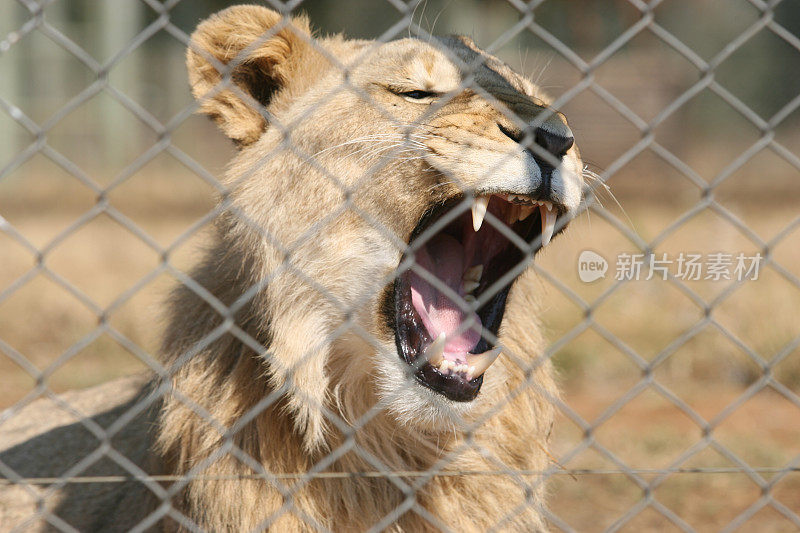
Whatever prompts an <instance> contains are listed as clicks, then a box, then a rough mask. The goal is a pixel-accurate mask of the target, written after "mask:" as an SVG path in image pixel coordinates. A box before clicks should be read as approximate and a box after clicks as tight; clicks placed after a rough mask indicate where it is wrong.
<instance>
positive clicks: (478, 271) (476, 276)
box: [462, 264, 483, 281]
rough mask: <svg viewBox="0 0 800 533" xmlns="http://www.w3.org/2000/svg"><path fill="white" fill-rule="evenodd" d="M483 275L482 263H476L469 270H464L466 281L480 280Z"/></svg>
mask: <svg viewBox="0 0 800 533" xmlns="http://www.w3.org/2000/svg"><path fill="white" fill-rule="evenodd" d="M482 275H483V265H482V264H480V265H475V266H473V267H469V268H468V269H467V271H466V272H464V275H463V276H462V279H463V280H464V281H480V280H481V276H482Z"/></svg>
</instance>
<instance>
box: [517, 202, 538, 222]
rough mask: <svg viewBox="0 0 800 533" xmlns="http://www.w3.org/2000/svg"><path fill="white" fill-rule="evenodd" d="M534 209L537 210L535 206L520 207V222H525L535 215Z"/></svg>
mask: <svg viewBox="0 0 800 533" xmlns="http://www.w3.org/2000/svg"><path fill="white" fill-rule="evenodd" d="M534 209H536V208H535V207H533V206H528V205H523V206H520V208H519V220H525V219H526V218H528V217H529V216H531V213H533V210H534Z"/></svg>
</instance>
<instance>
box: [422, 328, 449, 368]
mask: <svg viewBox="0 0 800 533" xmlns="http://www.w3.org/2000/svg"><path fill="white" fill-rule="evenodd" d="M446 342H447V336H446V335H445V333H444V331H443V332H441V333H440V334H439V336H438V337H437V338H436V340H435V341H433V342H432V343H431V344H430V346H428V347H427V348H425V354H424V357H425V360H426V361H428V362H429V363H430V364H431V365H432V366H439V363H441V362H442V359H444V357H443V356H442V354H443V353H444V345H445V343H446Z"/></svg>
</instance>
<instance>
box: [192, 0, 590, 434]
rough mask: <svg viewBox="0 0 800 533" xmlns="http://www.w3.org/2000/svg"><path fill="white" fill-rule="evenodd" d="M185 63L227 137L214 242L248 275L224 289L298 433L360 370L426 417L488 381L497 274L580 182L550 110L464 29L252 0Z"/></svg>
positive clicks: (497, 319)
mask: <svg viewBox="0 0 800 533" xmlns="http://www.w3.org/2000/svg"><path fill="white" fill-rule="evenodd" d="M188 65H189V73H190V80H191V83H192V87H193V92H194V94H195V96H196V97H197V98H198V100H199V102H200V104H199V105H200V108H201V110H202V111H203V112H204V113H206V114H208V115H210V116H211V117H212V118H213V119H214V120H215V121H216V122H217V123H218V124H219V126H220V127H221V129H222V130H223V131H224V132H225V134H226V135H228V136H229V137H230V138H232V139H233V140H234V141H235V142H236V143H237V144H238V145H239V147H240V150H239V153H238V155H237V157H236V158H235V160H234V161H233V163H232V165H231V168H230V170H229V172H228V174H227V178H226V180H227V182H226V185H227V186H228V187H229V190H230V195H229V196H228V197H227V198H226V199H225V202H226V206H227V214H226V215H225V217H224V218H223V221H222V222H221V234H222V235H224V237H222V238H221V242H220V244H219V246H218V247H217V250H216V252H215V253H216V254H217V255H216V259H215V260H216V261H227V262H228V263H230V262H235V263H236V264H237V265H238V266H237V267H236V268H239V274H238V275H239V276H243V277H245V278H247V280H248V283H247V284H246V288H247V289H248V291H249V292H248V291H240V292H241V293H242V294H238V293H237V294H236V295H233V296H232V297H231V298H229V299H228V300H227V301H226V300H225V298H222V297H221V299H222V300H223V301H226V303H230V302H238V301H240V299H241V298H242V297H243V296H242V295H243V294H245V292H246V293H247V298H249V299H252V300H253V301H254V302H256V303H257V305H254V306H252V307H249V308H248V309H251V311H250V312H248V313H245V314H246V315H247V316H246V317H245V318H246V320H248V321H255V322H256V323H257V325H256V326H255V327H254V328H253V331H255V332H256V333H257V334H258V335H259V340H260V341H262V342H263V343H264V345H265V346H267V348H268V352H267V353H266V354H262V355H263V356H264V358H265V360H266V362H267V367H268V374H269V378H270V382H271V384H272V386H273V387H286V390H287V392H288V394H287V396H288V407H289V408H290V409H292V411H293V413H294V419H295V421H296V423H298V424H299V425H300V428H301V430H302V431H303V432H304V433H305V435H306V436H307V439H308V440H307V443H309V445H313V443H314V442H316V441H317V440H319V438H320V437H321V435H322V434H323V433H324V425H325V424H324V422H323V420H324V418H323V415H322V414H321V410H320V409H319V406H320V405H335V404H336V402H337V401H338V400H339V399H340V398H339V397H340V396H341V395H342V394H347V391H348V390H352V389H353V388H356V387H358V388H360V390H362V391H363V390H364V387H367V388H369V389H370V390H371V391H372V394H373V396H374V400H375V401H381V402H383V405H385V407H386V408H387V411H388V412H390V413H393V416H395V418H396V419H399V420H400V421H402V422H403V423H405V424H412V425H413V424H416V425H417V426H418V427H421V428H426V429H431V428H437V427H442V425H443V424H447V425H449V424H451V423H452V422H453V421H455V420H458V419H460V418H462V417H464V416H465V415H467V414H468V413H470V412H471V411H472V410H473V408H474V406H475V405H476V404H479V403H481V402H487V401H492V393H491V392H490V391H492V390H500V388H501V385H502V381H503V380H504V379H505V378H504V376H505V371H501V370H497V371H496V373H495V375H493V371H494V370H493V369H494V368H502V367H503V363H501V364H497V365H495V367H491V368H490V365H492V363H493V362H495V360H496V358H497V357H498V354H499V353H500V351H501V350H502V349H503V346H501V345H500V344H499V341H498V334H499V332H500V330H501V328H502V327H503V320H504V314H506V303H507V302H508V301H511V300H510V299H509V290H510V289H511V288H512V287H514V282H515V280H516V279H517V278H518V277H519V276H520V274H522V272H523V271H524V270H525V267H526V266H528V265H529V264H530V262H531V261H532V259H533V257H534V255H535V254H536V252H537V251H538V250H539V249H540V248H542V247H543V246H545V245H547V244H548V243H549V242H550V240H551V238H552V236H553V235H554V233H557V232H558V231H560V230H561V229H562V228H563V227H564V226H565V224H566V223H567V221H569V220H570V218H571V217H572V216H573V215H574V214H575V213H576V211H577V209H578V207H579V204H580V202H581V190H582V179H581V162H580V159H579V155H578V151H577V148H576V147H575V145H574V139H573V134H572V132H571V130H570V128H569V126H568V125H567V122H566V119H565V117H564V116H563V115H562V114H560V113H558V112H556V111H554V110H552V109H550V108H549V107H548V106H547V101H546V99H545V96H544V95H542V94H541V92H540V90H539V89H538V88H537V87H536V86H535V85H534V84H533V83H531V82H530V81H528V80H527V79H525V78H524V77H522V76H520V75H519V74H517V73H515V72H514V71H513V70H511V69H510V68H509V67H508V66H507V65H505V64H504V63H503V62H501V61H500V60H498V59H497V58H495V57H493V56H491V55H489V54H488V53H486V52H484V51H482V50H480V49H479V48H477V47H476V45H475V44H474V43H473V42H472V41H470V40H469V39H467V38H464V37H448V38H442V39H438V40H431V41H429V42H426V41H424V40H420V39H413V38H408V39H401V40H397V41H392V42H388V43H380V42H374V41H356V40H345V39H344V38H342V37H339V36H334V37H328V38H317V37H314V36H312V34H311V32H310V30H309V26H308V23H307V21H306V20H305V19H304V18H302V17H301V18H294V19H291V20H287V19H282V18H281V17H280V15H278V14H277V13H275V12H273V11H270V10H268V9H265V8H262V7H257V6H239V7H233V8H230V9H227V10H225V11H223V12H221V13H219V14H217V15H215V16H213V17H211V18H210V19H208V20H206V21H205V22H203V23H202V24H201V25H200V26H199V27H198V29H197V31H196V32H195V34H194V35H193V36H192V43H191V46H190V49H189V53H188ZM220 270H221V271H223V272H225V276H232V275H233V274H232V273H231V270H232V269H231V268H228V269H220ZM226 282H229V280H228V281H226ZM252 309H255V310H256V311H255V312H254V311H252ZM532 319H533V317H532ZM533 327H535V326H533ZM500 360H501V361H502V360H503V357H502V356H501V357H500ZM493 380H495V383H494V384H491V383H492V381H493ZM365 384H366V385H365ZM482 389H483V390H482ZM359 394H360V395H361V396H363V395H364V394H366V393H365V392H361V393H359ZM486 398H488V400H487V399H486ZM363 403H364V404H365V405H366V404H368V403H369V402H363ZM373 403H374V402H373ZM340 404H341V402H340ZM350 408H352V406H351V407H350ZM347 409H348V408H343V409H342V411H347ZM344 415H345V416H348V415H353V413H347V412H344Z"/></svg>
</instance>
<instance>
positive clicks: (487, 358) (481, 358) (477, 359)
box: [467, 348, 501, 379]
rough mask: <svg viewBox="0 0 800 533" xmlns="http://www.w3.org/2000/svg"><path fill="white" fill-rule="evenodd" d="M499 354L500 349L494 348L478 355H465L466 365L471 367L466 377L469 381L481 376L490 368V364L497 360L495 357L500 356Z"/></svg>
mask: <svg viewBox="0 0 800 533" xmlns="http://www.w3.org/2000/svg"><path fill="white" fill-rule="evenodd" d="M500 352H501V349H500V348H495V349H493V350H489V351H488V352H483V353H479V354H467V365H469V366H470V367H471V368H470V370H469V371H468V372H469V373H468V374H467V377H468V378H469V379H474V378H477V377H478V376H481V375H483V373H484V372H486V369H487V368H489V367H490V366H492V363H494V362H495V361H496V360H497V356H499V355H500Z"/></svg>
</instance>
